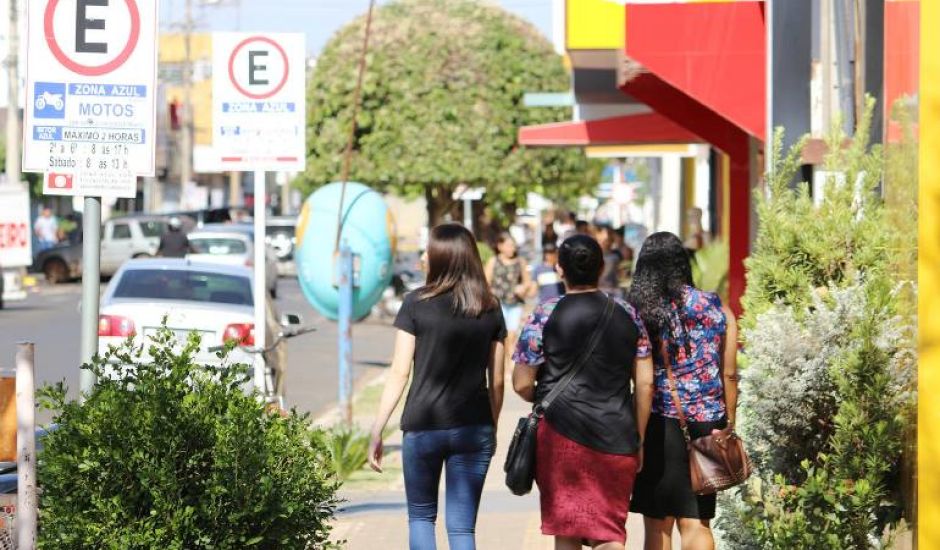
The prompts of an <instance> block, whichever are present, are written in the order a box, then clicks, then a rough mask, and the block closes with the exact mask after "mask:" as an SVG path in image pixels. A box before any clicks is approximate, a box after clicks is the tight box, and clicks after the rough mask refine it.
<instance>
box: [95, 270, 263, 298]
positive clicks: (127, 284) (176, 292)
mask: <svg viewBox="0 0 940 550" xmlns="http://www.w3.org/2000/svg"><path fill="white" fill-rule="evenodd" d="M114 297H115V298H147V299H153V300H182V301H187V302H208V303H217V304H233V305H240V306H250V305H252V299H251V281H249V279H248V277H240V276H238V275H226V274H223V273H211V272H204V271H193V270H183V269H130V270H127V271H125V272H124V274H123V275H122V276H121V280H120V281H118V286H117V288H115V289H114Z"/></svg>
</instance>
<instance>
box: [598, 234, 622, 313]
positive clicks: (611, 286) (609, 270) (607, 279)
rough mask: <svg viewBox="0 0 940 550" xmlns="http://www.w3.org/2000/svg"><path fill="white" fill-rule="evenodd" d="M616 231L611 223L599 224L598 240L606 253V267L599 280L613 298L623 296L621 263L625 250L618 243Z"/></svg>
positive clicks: (603, 288)
mask: <svg viewBox="0 0 940 550" xmlns="http://www.w3.org/2000/svg"><path fill="white" fill-rule="evenodd" d="M615 233H616V232H615V231H614V230H613V228H611V227H610V226H609V225H599V226H598V229H597V242H598V244H600V247H601V250H602V251H603V254H604V269H603V271H602V272H601V278H600V282H599V286H600V289H601V290H603V291H604V292H605V293H607V295H608V296H611V297H613V298H622V297H623V291H622V289H621V288H620V264H621V263H622V262H623V259H624V258H623V252H622V251H621V250H620V248H619V246H618V245H617V243H616V238H615Z"/></svg>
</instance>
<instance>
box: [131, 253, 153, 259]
mask: <svg viewBox="0 0 940 550" xmlns="http://www.w3.org/2000/svg"><path fill="white" fill-rule="evenodd" d="M152 257H153V256H151V255H150V254H147V253H146V252H141V253H140V254H134V259H135V260H139V259H141V258H152Z"/></svg>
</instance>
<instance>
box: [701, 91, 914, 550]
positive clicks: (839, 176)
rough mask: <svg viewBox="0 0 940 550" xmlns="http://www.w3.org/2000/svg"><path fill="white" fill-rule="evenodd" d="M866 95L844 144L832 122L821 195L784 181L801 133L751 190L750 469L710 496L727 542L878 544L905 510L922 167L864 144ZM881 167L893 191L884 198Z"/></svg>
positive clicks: (746, 399)
mask: <svg viewBox="0 0 940 550" xmlns="http://www.w3.org/2000/svg"><path fill="white" fill-rule="evenodd" d="M873 104H874V103H873V101H871V100H869V102H868V110H867V111H866V115H865V116H864V117H863V118H862V119H861V120H860V123H859V127H858V128H857V131H856V134H855V138H854V140H853V142H852V144H851V145H850V146H849V147H843V146H842V144H843V143H844V142H845V141H846V138H845V136H844V135H843V134H842V133H841V130H839V128H841V125H839V124H836V125H835V127H836V129H837V130H836V131H834V132H833V134H832V136H831V137H830V139H829V148H830V151H831V153H830V154H829V156H828V158H827V161H826V169H827V170H828V171H829V172H830V174H831V177H829V179H828V182H827V184H826V185H825V189H824V192H823V194H822V196H821V197H815V198H814V197H811V196H810V193H809V189H808V186H807V185H806V184H805V183H804V184H801V185H799V186H798V187H797V188H796V189H791V188H790V186H789V184H790V182H791V181H792V180H793V178H794V177H795V174H796V170H797V167H798V163H799V155H800V152H801V149H802V143H800V144H798V145H797V146H795V147H794V148H793V149H792V150H791V151H790V152H789V153H788V154H787V156H786V157H782V156H781V150H780V148H779V145H777V146H775V147H774V159H775V160H776V163H775V169H774V171H773V173H772V174H771V175H770V177H769V178H768V187H767V189H766V192H765V193H762V194H759V195H758V197H757V201H758V215H759V217H760V227H759V229H758V235H757V239H756V242H755V243H754V251H753V254H752V256H751V258H750V259H749V260H748V263H747V266H748V289H747V293H746V296H745V298H744V300H743V302H744V304H745V307H746V314H745V316H744V317H743V319H742V326H743V331H742V338H743V340H744V343H745V354H744V358H743V362H744V365H745V367H744V369H743V372H744V380H743V382H742V386H741V387H742V392H741V407H742V414H741V415H740V416H741V418H742V425H741V429H742V431H743V433H744V438H745V441H747V443H748V444H749V446H750V447H751V450H752V452H753V454H754V458H755V460H756V462H757V466H758V475H757V476H755V477H754V478H753V479H752V480H750V482H749V483H748V484H747V485H746V486H745V487H744V488H742V489H740V490H738V491H735V492H732V493H730V494H729V495H722V498H721V499H720V503H721V508H722V514H721V517H720V519H719V521H718V522H717V524H718V527H719V529H720V531H721V533H722V538H723V541H724V542H725V544H727V545H729V546H730V547H733V548H745V549H751V548H755V549H758V548H759V549H777V548H780V549H783V548H786V549H790V548H814V549H817V548H818V549H832V550H835V549H843V548H858V549H863V548H884V547H886V545H887V544H888V543H889V542H890V538H891V537H890V533H893V532H895V531H896V530H897V528H898V526H899V525H903V519H902V516H903V509H904V501H905V499H904V496H903V495H902V490H903V489H902V488H903V487H904V483H902V478H903V476H902V464H903V462H904V460H903V459H904V456H905V453H908V452H910V449H909V448H906V447H905V444H904V442H905V425H906V424H908V423H909V422H910V418H911V415H912V410H913V409H912V404H913V403H914V387H915V378H916V375H915V372H916V344H915V342H916V332H915V327H916V318H915V313H914V312H915V311H916V308H913V307H912V306H911V305H910V304H911V301H912V297H913V296H916V281H915V280H913V279H912V278H911V273H912V272H913V269H910V268H909V266H910V264H911V260H910V258H911V257H916V231H911V230H909V227H910V226H909V223H911V222H910V220H911V218H913V219H914V220H915V221H913V223H915V224H916V215H911V210H910V204H911V203H912V201H913V197H914V194H913V192H912V189H915V188H916V179H915V178H914V177H913V176H911V175H910V172H909V171H908V176H907V177H906V178H903V177H898V176H899V175H900V174H901V173H902V172H903V171H901V170H900V169H899V167H898V166H897V162H896V160H893V159H895V157H894V155H896V154H898V153H899V152H901V153H903V152H905V149H903V148H902V149H900V150H895V149H888V150H887V158H886V154H885V150H883V149H882V148H881V147H880V146H869V144H868V142H867V139H866V136H868V135H869V123H870V121H871V112H872V107H873ZM777 143H779V140H778V142H777ZM885 166H888V167H889V169H890V170H889V171H888V174H887V175H888V176H891V177H887V178H886V179H885V181H884V184H885V186H887V187H890V188H891V189H892V194H893V195H894V197H895V200H894V201H889V202H887V204H886V202H885V200H884V199H883V194H882V192H881V191H882V190H881V185H882V178H883V176H885V175H886V174H885V170H884V167H885ZM899 205H903V208H906V209H907V210H906V211H905V213H904V214H901V212H899V211H897V207H898V206H899ZM914 211H915V212H916V209H915V210H914ZM904 215H906V216H907V218H908V220H907V221H906V222H905V223H903V224H898V223H896V222H897V219H898V217H899V216H904Z"/></svg>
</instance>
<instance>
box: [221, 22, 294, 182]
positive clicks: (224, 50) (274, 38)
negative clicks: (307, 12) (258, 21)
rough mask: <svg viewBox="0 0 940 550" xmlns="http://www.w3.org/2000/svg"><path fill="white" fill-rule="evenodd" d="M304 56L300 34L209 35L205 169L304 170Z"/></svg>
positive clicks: (223, 33)
mask: <svg viewBox="0 0 940 550" xmlns="http://www.w3.org/2000/svg"><path fill="white" fill-rule="evenodd" d="M305 52H306V50H305V46H304V35H303V34H301V33H276V34H272V33H265V34H255V33H231V32H220V33H213V35H212V74H213V78H212V148H211V151H212V154H211V156H212V158H211V159H209V160H208V162H207V165H208V168H210V169H212V170H220V171H230V170H231V171H251V170H270V171H281V170H283V171H302V170H303V169H304V166H305V165H306V157H307V151H306V133H307V132H306V120H305V118H306V116H305V114H304V113H305V111H306V109H305V103H306V98H305V97H304V84H305V81H306V63H305Z"/></svg>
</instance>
